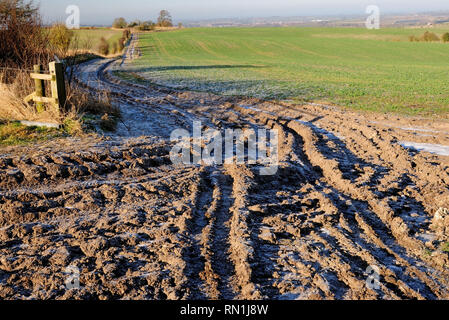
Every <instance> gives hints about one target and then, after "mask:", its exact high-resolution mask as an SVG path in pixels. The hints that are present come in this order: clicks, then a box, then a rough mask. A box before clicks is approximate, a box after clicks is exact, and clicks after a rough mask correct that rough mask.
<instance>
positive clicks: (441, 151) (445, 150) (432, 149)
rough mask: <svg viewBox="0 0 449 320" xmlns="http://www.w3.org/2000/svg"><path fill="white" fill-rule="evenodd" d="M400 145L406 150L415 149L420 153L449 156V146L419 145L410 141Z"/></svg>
mask: <svg viewBox="0 0 449 320" xmlns="http://www.w3.org/2000/svg"><path fill="white" fill-rule="evenodd" d="M399 144H400V145H401V146H403V147H404V148H406V149H414V150H418V151H425V152H429V153H433V154H438V155H440V156H449V146H444V145H441V144H432V143H417V142H409V141H399Z"/></svg>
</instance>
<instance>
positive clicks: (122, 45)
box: [117, 38, 125, 52]
mask: <svg viewBox="0 0 449 320" xmlns="http://www.w3.org/2000/svg"><path fill="white" fill-rule="evenodd" d="M117 46H118V47H117V49H118V51H119V52H122V51H123V49H125V39H123V38H120V39H118V41H117Z"/></svg>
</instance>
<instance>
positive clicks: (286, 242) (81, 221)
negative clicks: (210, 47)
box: [0, 60, 449, 299]
mask: <svg viewBox="0 0 449 320" xmlns="http://www.w3.org/2000/svg"><path fill="white" fill-rule="evenodd" d="M117 68H120V66H119V62H115V61H104V60H103V61H100V60H97V61H92V62H89V63H87V64H84V65H83V67H82V69H81V71H80V72H79V74H78V75H77V78H78V81H79V82H80V83H82V84H83V85H84V86H85V87H86V88H87V89H88V90H98V89H106V90H108V91H110V93H111V95H112V97H113V100H114V103H116V104H117V105H119V106H120V108H121V109H122V113H123V121H122V122H121V123H120V124H119V128H118V130H117V133H115V134H112V135H109V136H106V137H104V138H85V139H69V140H68V139H66V140H62V141H60V140H58V141H52V142H48V143H46V144H41V145H36V146H32V147H30V146H26V147H10V148H7V149H4V150H3V151H2V154H1V156H0V213H1V214H0V298H1V299H17V298H20V299H67V298H74V299H448V298H449V287H448V285H449V269H448V260H449V259H448V257H449V256H448V253H447V252H445V251H443V250H441V246H442V245H443V244H444V243H445V242H446V241H448V240H449V239H448V234H447V232H446V231H447V230H448V228H449V211H448V210H447V209H446V208H449V189H448V184H449V158H448V157H446V156H440V155H437V154H431V153H427V152H418V151H416V150H412V149H405V148H404V147H402V146H401V145H400V143H399V142H400V141H414V142H418V143H428V144H440V145H449V129H448V128H449V127H448V126H447V123H445V122H440V121H436V120H429V119H418V118H400V117H394V116H390V115H378V114H377V115H373V114H359V113H355V112H350V111H347V110H341V109H339V108H336V107H330V106H323V105H313V104H310V105H293V104H289V103H286V102H284V103H281V102H266V101H259V100H255V99H239V98H223V97H219V96H215V95H211V94H205V93H193V92H180V91H174V90H171V89H168V88H164V87H158V86H152V85H148V86H143V85H138V84H132V83H128V82H126V81H123V80H120V79H118V78H116V77H114V76H113V74H112V72H111V71H113V70H116V69H117ZM195 120H199V121H202V123H203V125H204V126H207V127H210V128H215V129H220V130H224V129H226V128H245V127H259V128H268V129H277V130H278V132H279V138H280V146H279V154H280V165H279V170H278V172H277V174H276V175H274V176H261V175H259V173H258V172H259V171H258V168H257V167H256V166H251V165H240V166H238V165H225V166H202V167H200V166H174V165H173V164H172V163H171V161H170V156H169V154H170V150H171V147H172V144H171V143H170V142H169V137H170V134H171V132H172V130H174V129H177V128H186V129H190V128H191V126H192V123H193V121H195ZM423 128H425V129H423ZM370 266H375V267H377V268H378V270H379V271H380V279H379V286H378V287H377V288H372V289H371V288H370V287H369V286H367V279H368V277H369V276H370V274H369V272H368V270H369V269H368V268H369V267H370ZM67 267H76V268H78V269H79V271H80V288H79V289H76V288H75V289H70V290H67V288H66V285H65V281H66V279H67V273H66V270H67Z"/></svg>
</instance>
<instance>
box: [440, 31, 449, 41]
mask: <svg viewBox="0 0 449 320" xmlns="http://www.w3.org/2000/svg"><path fill="white" fill-rule="evenodd" d="M442 38H443V41H444V42H449V32H446V33H445V34H443V37H442Z"/></svg>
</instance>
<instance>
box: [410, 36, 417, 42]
mask: <svg viewBox="0 0 449 320" xmlns="http://www.w3.org/2000/svg"><path fill="white" fill-rule="evenodd" d="M408 40H409V41H410V42H418V41H419V39H418V38H417V37H416V36H414V35H412V36H409V37H408Z"/></svg>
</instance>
